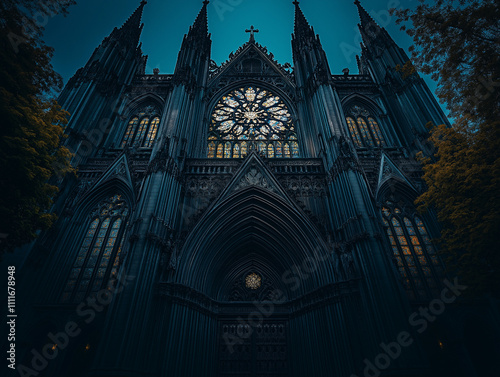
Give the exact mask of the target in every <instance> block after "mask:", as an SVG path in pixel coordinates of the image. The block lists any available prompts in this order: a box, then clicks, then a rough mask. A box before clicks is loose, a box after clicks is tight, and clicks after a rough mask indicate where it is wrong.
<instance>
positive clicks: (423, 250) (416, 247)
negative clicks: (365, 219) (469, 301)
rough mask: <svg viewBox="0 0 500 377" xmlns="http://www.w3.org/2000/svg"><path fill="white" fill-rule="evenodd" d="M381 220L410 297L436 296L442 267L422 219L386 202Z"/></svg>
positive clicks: (423, 298) (422, 298)
mask: <svg viewBox="0 0 500 377" xmlns="http://www.w3.org/2000/svg"><path fill="white" fill-rule="evenodd" d="M382 223H383V224H384V227H385V231H386V233H387V236H388V238H389V242H390V244H391V248H392V253H393V256H394V259H395V261H396V263H397V267H398V270H399V273H400V275H401V277H402V279H403V285H404V287H405V289H406V291H407V293H408V296H409V297H410V299H412V300H425V299H428V298H430V297H437V295H438V294H439V290H438V288H439V285H440V278H441V277H442V275H443V269H442V265H441V262H440V260H439V258H438V257H437V255H436V253H435V250H434V247H433V245H432V243H431V240H430V238H429V235H428V233H427V229H426V227H425V225H424V224H423V222H422V220H421V219H420V218H419V217H417V216H410V215H406V214H404V213H403V212H402V211H401V209H400V208H398V207H396V206H394V205H393V203H392V202H387V203H386V205H385V206H384V207H383V208H382ZM417 230H418V231H417Z"/></svg>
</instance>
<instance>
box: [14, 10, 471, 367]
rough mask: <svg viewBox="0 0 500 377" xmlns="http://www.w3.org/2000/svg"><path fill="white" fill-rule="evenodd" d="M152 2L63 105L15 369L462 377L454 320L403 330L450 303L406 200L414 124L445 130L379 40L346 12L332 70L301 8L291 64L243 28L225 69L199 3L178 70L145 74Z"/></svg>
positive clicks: (381, 36) (416, 80) (431, 228)
mask: <svg viewBox="0 0 500 377" xmlns="http://www.w3.org/2000/svg"><path fill="white" fill-rule="evenodd" d="M145 4H146V2H145V1H142V2H141V3H140V6H139V7H138V8H137V9H136V10H135V11H134V13H133V14H132V15H131V16H130V18H129V19H128V20H127V21H126V22H125V23H124V24H123V26H122V27H120V28H115V29H113V31H112V32H111V34H110V35H109V36H108V37H106V38H105V39H104V40H103V42H102V43H101V45H99V46H98V47H97V48H96V49H95V51H94V53H93V54H92V56H91V57H90V59H89V61H88V63H87V64H86V65H85V66H84V67H83V68H81V69H79V70H78V71H77V72H76V74H75V75H74V76H73V77H72V78H71V79H70V80H69V82H68V83H67V85H66V87H65V89H64V90H63V92H62V94H61V96H60V98H59V103H60V104H61V105H62V107H63V108H64V109H66V110H67V111H69V113H70V114H71V116H70V121H69V124H68V126H67V134H68V138H67V140H66V145H67V147H68V148H69V149H70V150H71V151H72V152H73V154H74V157H73V164H74V166H76V167H77V168H78V176H77V177H67V178H65V179H64V181H62V182H60V194H59V196H58V198H57V200H56V203H55V206H54V210H55V212H56V213H58V215H59V219H58V221H57V223H56V224H55V226H54V228H53V229H52V230H51V231H49V232H46V233H44V234H42V235H41V236H40V238H39V240H38V241H37V242H36V244H35V245H34V246H33V248H32V251H31V253H30V256H29V258H28V260H27V263H26V265H25V268H24V273H25V274H26V275H29V276H30V281H31V284H30V286H29V287H28V288H26V291H27V292H30V293H29V297H30V299H29V300H27V302H29V303H30V304H29V305H28V304H27V306H29V307H30V308H29V309H26V311H25V312H24V313H32V314H31V317H32V318H31V319H30V321H31V322H30V327H28V328H27V329H26V331H25V334H24V337H25V339H26V341H25V343H24V345H25V348H26V350H25V352H24V353H23V356H22V360H21V361H20V364H23V365H25V366H26V367H29V368H32V363H33V358H34V356H33V355H34V353H33V349H34V350H35V351H38V352H40V354H41V355H42V356H43V355H44V352H46V353H47V354H51V352H52V353H54V352H56V351H57V350H59V353H58V355H57V357H55V358H52V359H50V360H49V359H48V358H47V360H48V362H47V365H46V366H44V367H43V370H42V371H41V374H42V375H50V376H73V377H75V376H76V377H78V376H82V377H83V376H95V377H97V376H99V377H101V376H102V377H104V376H116V377H118V376H119V377H132V376H134V377H139V376H141V377H142V376H144V377H146V376H148V377H149V376H158V377H160V376H161V377H166V376H169V377H170V376H176V377H181V376H212V377H216V376H217V377H219V376H220V377H223V376H224V377H229V376H268V377H271V376H272V377H275V376H283V377H285V376H294V377H306V376H318V377H319V376H321V377H323V376H325V377H326V376H329V377H331V376H339V377H342V376H346V377H349V376H352V375H354V376H376V375H377V376H378V375H379V374H377V373H383V374H384V375H390V376H433V375H436V376H446V375H453V376H454V377H456V376H474V375H475V374H472V373H475V372H474V366H473V362H474V360H473V357H472V356H470V355H469V353H468V348H467V345H466V344H465V341H464V339H463V338H460V337H459V339H455V338H453V335H450V334H457V333H458V332H456V331H455V330H454V329H456V328H460V327H461V326H465V321H466V316H465V315H464V316H461V317H460V316H457V317H456V318H455V319H454V320H453V322H451V321H448V319H447V318H448V317H446V316H452V315H453V313H454V311H453V310H452V309H448V308H447V311H446V314H441V313H438V314H439V315H435V317H436V318H437V319H435V320H433V321H430V320H429V319H426V318H425V317H422V316H421V314H418V311H417V317H415V316H413V317H411V315H412V312H413V311H414V310H416V309H417V308H418V307H420V306H423V307H427V306H428V305H429V302H431V300H433V299H435V298H439V297H441V296H440V295H441V293H442V292H443V290H448V291H446V292H448V293H447V296H446V297H454V295H459V294H460V291H459V290H458V288H456V287H453V286H451V288H450V284H451V283H447V284H448V285H446V284H445V285H443V280H444V279H445V270H444V266H443V263H442V261H441V260H440V258H439V256H438V254H437V253H436V249H435V246H434V245H433V244H432V241H431V240H432V238H434V237H436V236H437V235H438V233H437V230H438V227H437V223H436V220H435V218H434V217H433V216H432V214H418V213H417V212H416V210H415V207H414V200H415V198H416V197H417V196H418V195H419V193H421V192H422V190H423V189H424V185H423V182H422V180H421V175H422V172H421V167H420V165H419V164H418V163H417V161H416V160H415V154H416V153H417V152H418V151H421V150H424V151H425V152H427V153H429V152H430V150H429V148H430V147H429V146H428V145H427V144H426V142H425V140H426V138H427V128H426V124H427V123H428V122H433V123H434V124H442V123H447V122H448V121H447V119H446V117H445V116H444V115H443V113H442V111H441V109H440V107H439V105H438V104H437V103H436V101H435V99H434V97H433V95H432V94H431V92H430V91H429V89H428V88H427V86H426V85H425V83H424V82H423V80H422V79H421V78H420V77H419V76H418V74H416V73H415V74H413V75H410V76H408V77H404V76H402V75H401V73H400V71H399V70H398V69H397V68H396V67H397V66H398V65H399V66H402V65H403V64H405V63H406V62H407V61H408V57H407V55H406V54H405V52H404V51H403V50H402V49H401V48H399V47H398V46H397V45H396V44H395V43H394V41H393V40H392V38H391V37H390V36H389V34H388V33H387V31H386V30H385V29H384V28H382V27H380V26H379V25H377V23H376V22H375V21H374V20H373V19H372V18H371V17H370V15H369V14H368V13H367V12H366V10H365V9H364V8H363V7H362V6H361V4H360V3H359V1H356V2H355V4H356V6H357V8H358V11H359V16H360V24H359V29H360V32H361V36H362V41H363V42H362V45H361V54H360V57H359V58H358V67H359V74H349V72H347V71H346V72H345V73H344V74H340V75H339V74H332V73H331V71H330V66H329V64H328V60H327V57H326V54H325V52H324V50H323V48H322V45H321V41H320V38H319V36H318V35H316V34H315V33H314V30H313V28H312V27H311V26H310V25H309V23H308V21H307V19H306V17H305V16H304V14H303V12H302V10H301V8H300V6H299V3H298V2H294V6H295V25H294V31H293V35H292V51H293V67H291V66H290V65H289V64H285V65H281V64H280V63H278V62H277V61H275V60H274V58H273V55H272V54H271V53H270V52H269V51H267V49H266V48H265V47H263V46H261V45H260V44H258V43H257V42H256V41H255V38H254V37H253V33H254V32H255V30H254V29H253V28H252V29H250V30H249V32H250V39H249V41H248V42H247V43H245V44H244V45H242V46H241V47H240V48H239V49H238V50H237V51H236V52H235V53H234V54H233V53H232V54H231V55H230V57H229V60H228V61H226V62H224V63H222V64H220V65H217V64H216V63H215V62H214V61H212V60H211V58H210V52H211V37H210V34H209V33H208V23H207V11H208V10H209V2H208V1H205V2H203V6H202V9H201V11H200V12H199V14H198V16H197V17H196V20H195V21H194V23H193V25H192V26H191V27H190V28H189V31H188V33H187V34H186V35H185V36H184V38H183V40H182V45H181V48H180V51H179V55H178V59H177V64H176V67H175V71H174V72H173V74H160V73H159V72H158V71H157V70H155V71H154V73H153V74H146V73H145V67H146V59H147V57H146V56H144V55H143V53H142V50H141V45H140V44H139V40H140V36H141V31H142V28H143V25H142V24H141V17H142V13H143V10H144V7H145ZM228 48H230V47H228ZM33 282H36V284H33ZM452 288H454V289H455V291H453V290H452ZM449 305H452V304H449ZM433 308H434V307H431V311H432V310H434V309H433ZM436 310H437V309H436ZM409 318H412V320H410V321H409ZM68 323H73V324H75V326H77V328H78V329H79V330H81V331H80V332H79V333H78V335H75V333H76V331H75V329H74V328H72V331H71V333H72V334H69V335H68V333H67V331H66V330H67V324H68ZM424 325H425V329H424V330H425V331H424V330H422V329H423V327H424ZM452 326H454V327H452ZM65 329H66V330H65ZM420 330H422V331H420ZM62 333H66V335H67V338H68V341H67V342H66V341H65V338H64V336H63V335H64V334H62ZM49 334H51V335H50V336H49ZM450 336H451V337H452V338H453V339H451V338H449V337H450ZM443 344H444V345H446V347H448V344H453V347H454V349H453V352H451V351H450V352H443V350H442V348H441V346H440V345H443ZM63 346H64V347H63ZM450 347H451V346H450ZM32 348H33V349H32ZM63 348H64V349H63ZM50 350H52V351H50ZM456 355H460V360H459V361H455V357H456ZM44 357H45V356H44ZM452 363H456V364H453V365H455V367H453V368H451V367H450V365H452Z"/></svg>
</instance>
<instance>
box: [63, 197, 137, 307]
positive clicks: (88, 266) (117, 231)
mask: <svg viewBox="0 0 500 377" xmlns="http://www.w3.org/2000/svg"><path fill="white" fill-rule="evenodd" d="M127 214H128V207H127V204H126V203H125V202H124V201H123V200H122V199H121V196H120V195H115V196H113V197H111V198H110V199H108V200H105V201H103V202H101V203H100V204H99V207H98V208H97V209H96V211H95V212H94V213H93V215H92V219H91V221H90V224H89V226H88V228H87V231H86V234H85V237H84V239H83V242H82V244H81V245H80V248H79V251H78V254H77V256H76V260H75V261H74V263H73V267H72V268H71V271H70V273H69V276H68V279H67V281H66V286H65V287H64V291H63V293H62V296H61V301H62V302H75V303H78V302H81V301H82V300H83V299H85V297H87V296H88V295H89V294H91V293H95V292H97V291H99V290H100V289H102V288H105V287H106V285H107V283H108V281H109V279H110V278H112V277H113V276H114V275H116V272H117V266H118V260H119V259H118V258H119V254H120V251H121V247H122V244H123V240H122V241H121V242H119V241H118V240H119V239H120V238H121V236H122V233H123V230H122V228H123V223H124V221H125V217H126V216H127Z"/></svg>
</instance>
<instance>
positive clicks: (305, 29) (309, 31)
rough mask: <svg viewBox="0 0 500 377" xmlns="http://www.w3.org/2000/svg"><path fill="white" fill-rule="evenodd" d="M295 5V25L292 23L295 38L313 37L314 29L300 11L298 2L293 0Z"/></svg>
mask: <svg viewBox="0 0 500 377" xmlns="http://www.w3.org/2000/svg"><path fill="white" fill-rule="evenodd" d="M293 4H294V5H295V25H294V34H295V36H296V37H297V38H301V37H313V38H314V29H313V28H312V27H311V26H310V25H309V22H307V19H306V17H305V16H304V13H302V9H300V6H299V2H298V1H294V2H293Z"/></svg>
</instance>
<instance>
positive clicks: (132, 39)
mask: <svg viewBox="0 0 500 377" xmlns="http://www.w3.org/2000/svg"><path fill="white" fill-rule="evenodd" d="M146 4H147V1H146V0H142V1H141V3H140V4H139V6H138V7H137V9H136V10H135V11H134V13H132V15H131V16H130V17H129V18H128V19H127V21H125V23H124V24H123V25H122V27H121V28H119V29H117V28H115V29H114V30H113V32H112V33H111V36H113V37H115V38H116V39H119V40H122V41H123V42H126V43H132V44H133V45H134V46H137V44H138V43H139V38H140V37H141V33H142V28H143V26H144V24H141V19H142V13H143V11H144V5H146Z"/></svg>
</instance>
